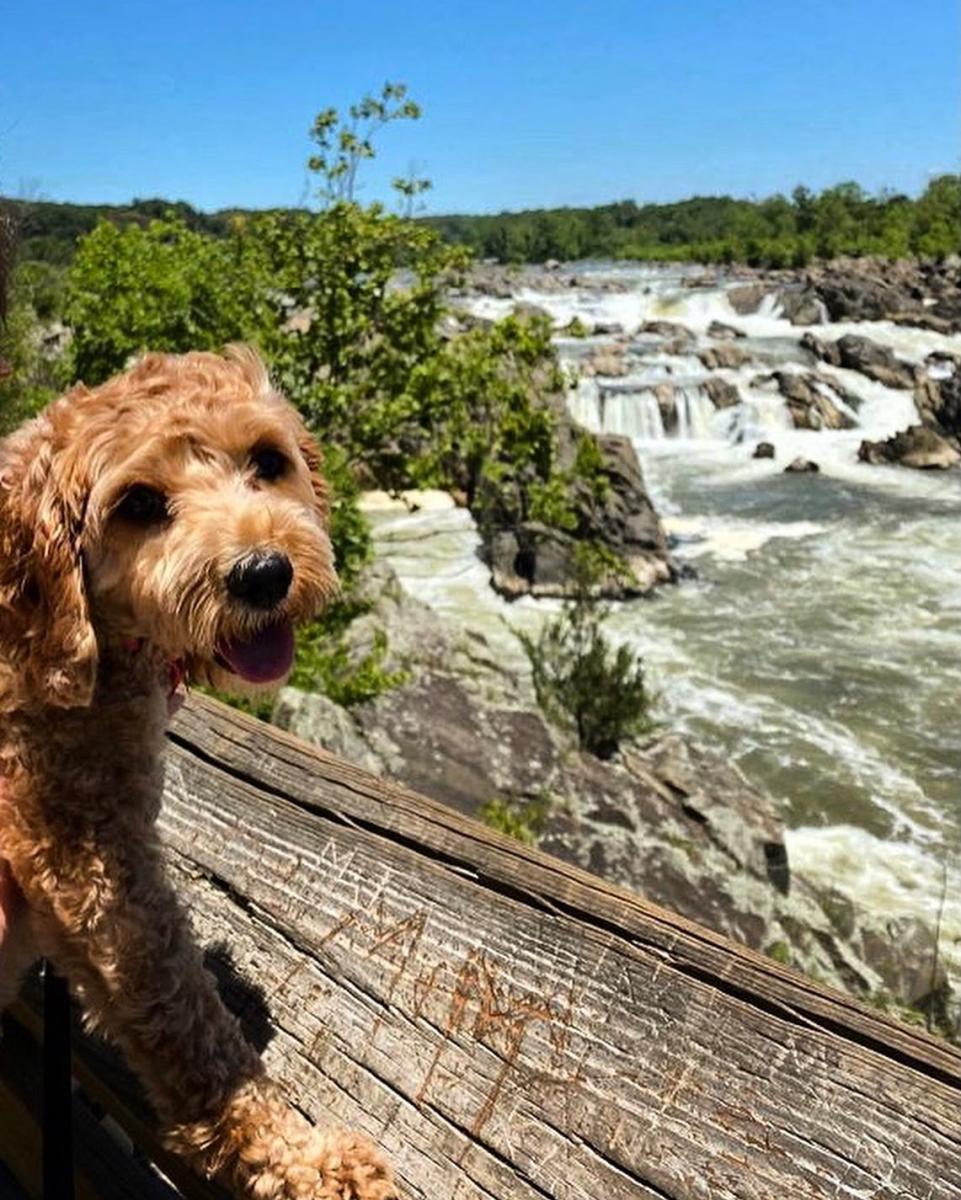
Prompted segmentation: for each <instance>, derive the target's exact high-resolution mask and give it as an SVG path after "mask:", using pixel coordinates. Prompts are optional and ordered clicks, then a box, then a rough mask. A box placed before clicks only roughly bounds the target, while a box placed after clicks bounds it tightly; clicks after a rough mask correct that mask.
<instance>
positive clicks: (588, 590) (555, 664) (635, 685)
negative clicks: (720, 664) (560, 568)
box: [519, 555, 654, 758]
mask: <svg viewBox="0 0 961 1200" xmlns="http://www.w3.org/2000/svg"><path fill="white" fill-rule="evenodd" d="M608 565H609V564H605V563H599V562H597V561H596V560H593V561H592V559H591V557H590V556H589V555H588V556H582V558H581V572H580V577H579V579H578V584H577V591H576V594H575V596H574V598H573V600H571V601H569V602H568V603H567V604H566V605H565V607H564V611H563V612H562V613H561V615H560V616H558V617H555V618H553V619H552V620H550V621H548V622H546V623H545V625H544V626H543V627H542V628H541V631H540V633H539V634H538V636H537V637H536V638H535V637H531V636H530V635H528V634H524V633H521V634H520V635H519V636H520V638H521V642H522V644H523V646H524V649H525V650H526V652H527V656H528V658H529V659H530V663H531V672H532V675H533V680H534V689H535V691H536V693H537V699H538V703H539V704H540V706H541V708H542V709H543V710H544V712H545V714H546V715H547V716H548V717H549V718H550V719H551V720H553V721H555V722H556V723H557V724H558V725H561V726H562V727H564V728H568V729H570V730H572V732H574V733H575V734H576V736H577V740H578V744H579V745H580V747H581V748H582V749H583V750H587V751H588V752H589V753H591V754H594V755H596V756H597V757H598V758H610V757H612V755H614V754H615V753H616V752H617V750H618V748H619V747H620V745H621V744H622V742H623V741H624V740H625V739H626V738H628V737H631V736H638V735H640V734H643V733H646V732H649V731H650V730H651V729H652V728H653V727H654V726H653V721H652V720H651V716H650V708H651V697H650V694H649V692H648V689H647V683H646V680H645V674H644V664H643V662H642V661H641V659H640V657H639V656H638V654H637V653H636V652H635V651H634V650H632V649H631V648H630V647H629V646H626V645H619V646H615V645H614V644H613V643H612V642H611V641H610V640H609V639H608V637H607V636H606V634H605V633H604V631H603V624H604V620H605V618H606V616H607V615H608V612H609V609H608V606H607V605H606V604H604V603H602V602H601V601H600V600H598V599H597V597H596V596H595V594H594V584H595V582H596V580H597V578H598V575H599V574H600V573H602V572H603V571H604V570H605V569H606V568H607V566H608Z"/></svg>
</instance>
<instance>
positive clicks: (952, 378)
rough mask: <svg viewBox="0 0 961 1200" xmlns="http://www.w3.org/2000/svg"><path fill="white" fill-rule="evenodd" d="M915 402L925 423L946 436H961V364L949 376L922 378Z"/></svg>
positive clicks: (916, 389)
mask: <svg viewBox="0 0 961 1200" xmlns="http://www.w3.org/2000/svg"><path fill="white" fill-rule="evenodd" d="M914 402H915V404H916V405H917V408H918V414H919V416H920V417H921V420H922V422H923V423H924V424H925V425H927V426H929V427H931V428H932V429H934V430H936V431H938V432H940V433H942V434H944V435H945V436H948V437H955V438H957V437H961V365H959V366H956V367H955V369H954V373H953V374H952V375H949V376H948V377H947V378H942V379H933V378H931V377H930V376H924V377H923V378H921V379H920V380H919V381H918V384H917V387H916V388H915V390H914Z"/></svg>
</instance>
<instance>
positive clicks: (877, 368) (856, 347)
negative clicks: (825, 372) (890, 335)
mask: <svg viewBox="0 0 961 1200" xmlns="http://www.w3.org/2000/svg"><path fill="white" fill-rule="evenodd" d="M801 346H802V347H803V348H804V349H805V350H809V351H811V353H812V354H814V355H815V356H816V357H817V358H820V359H822V360H823V361H824V362H826V363H830V364H831V366H833V367H846V368H847V369H848V370H850V371H859V372H860V373H861V374H862V375H866V376H867V377H868V379H873V380H874V381H875V382H876V383H883V384H884V386H885V387H890V388H912V387H914V383H915V372H914V368H913V367H911V366H910V365H909V364H908V363H905V362H902V361H901V360H900V359H899V358H896V357H895V355H894V353H893V351H891V350H889V349H888V347H887V346H879V345H878V343H877V342H872V341H871V339H870V338H866V337H860V336H858V335H857V334H853V333H848V334H845V335H844V337H842V338H838V340H837V341H836V342H822V341H819V340H818V339H817V338H816V337H814V335H813V334H810V333H806V334H805V335H804V337H803V338H802V339H801Z"/></svg>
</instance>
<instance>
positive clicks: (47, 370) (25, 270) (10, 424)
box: [0, 248, 62, 436]
mask: <svg viewBox="0 0 961 1200" xmlns="http://www.w3.org/2000/svg"><path fill="white" fill-rule="evenodd" d="M0 253H2V248H0ZM10 253H11V254H12V249H11V250H10ZM37 265H38V264H33V263H22V264H20V265H19V266H17V267H16V268H12V269H11V270H10V274H9V279H8V282H7V286H8V288H9V298H8V300H7V304H6V316H5V319H4V320H3V322H2V324H0V436H3V435H4V434H6V433H9V432H10V431H11V430H13V429H16V427H17V426H18V425H19V424H20V423H21V422H22V421H25V420H26V419H27V418H28V417H32V416H33V415H34V414H35V413H37V412H38V411H39V410H40V409H41V408H43V406H44V405H45V404H47V403H48V402H49V401H50V400H52V399H53V398H54V397H55V396H56V395H57V392H58V390H59V387H60V384H61V382H62V369H61V366H60V364H59V363H58V361H57V356H56V354H55V353H53V352H52V351H50V350H49V349H48V348H47V347H46V345H45V344H44V336H43V335H44V327H43V321H42V319H41V315H43V316H44V317H46V315H48V314H49V313H50V312H51V311H52V307H53V306H55V305H56V299H55V297H56V294H57V279H56V277H57V272H56V271H54V270H53V269H51V272H52V274H49V275H48V274H47V272H46V271H45V270H44V268H43V267H42V266H41V267H40V270H39V271H37V270H35V269H34V268H35V267H36V266H37ZM11 267H12V264H11ZM41 273H42V274H43V275H44V279H43V280H41V279H40V278H39V276H40V274H41Z"/></svg>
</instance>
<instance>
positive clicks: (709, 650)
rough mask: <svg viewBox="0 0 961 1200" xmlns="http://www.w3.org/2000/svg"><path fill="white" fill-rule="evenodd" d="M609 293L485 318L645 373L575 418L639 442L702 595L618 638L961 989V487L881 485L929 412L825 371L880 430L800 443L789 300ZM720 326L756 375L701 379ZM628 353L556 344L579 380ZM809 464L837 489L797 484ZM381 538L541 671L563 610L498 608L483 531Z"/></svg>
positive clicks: (676, 705)
mask: <svg viewBox="0 0 961 1200" xmlns="http://www.w3.org/2000/svg"><path fill="white" fill-rule="evenodd" d="M591 272H593V273H594V274H595V275H596V276H599V277H601V276H603V277H605V278H608V279H609V278H611V277H614V278H617V279H620V280H621V281H622V282H623V283H624V284H625V285H626V288H627V290H625V291H621V292H611V291H609V290H604V289H602V288H600V287H598V288H596V289H593V288H591V287H590V286H583V287H576V288H575V287H571V288H566V289H564V290H562V291H557V290H547V289H545V290H544V291H543V292H541V291H538V290H537V289H536V288H525V289H523V290H521V291H519V292H518V294H517V295H516V297H514V298H512V299H495V298H491V297H481V298H479V299H476V300H474V301H473V302H472V303H471V309H472V311H473V312H474V313H475V314H476V315H478V316H482V317H488V318H496V317H500V316H503V315H506V314H507V313H508V312H510V311H511V309H512V308H513V305H514V303H515V302H517V301H524V302H526V303H528V304H535V305H537V306H539V307H540V308H542V309H544V310H546V311H547V312H548V313H549V314H550V316H551V318H552V319H553V321H554V322H555V325H556V326H557V328H558V330H560V329H561V328H562V327H563V326H566V325H567V324H568V323H569V322H570V321H571V319H572V318H574V317H578V318H579V319H580V320H581V321H582V322H584V323H585V324H586V325H587V326H588V327H589V328H591V327H593V326H594V325H596V324H603V325H607V326H611V325H619V326H620V327H621V328H622V329H623V331H624V338H623V340H622V342H621V344H622V345H626V354H627V356H628V357H627V360H626V361H627V362H628V368H627V371H626V373H623V374H621V375H619V376H617V377H613V378H611V377H605V376H603V375H600V374H598V375H595V376H592V377H586V376H585V377H582V378H580V380H579V382H577V383H576V385H575V386H573V387H572V389H571V391H570V393H569V406H570V411H571V413H572V415H573V416H574V418H575V419H576V420H577V421H578V422H579V423H581V424H582V425H584V426H585V427H586V428H588V429H591V430H594V431H596V432H608V433H621V434H624V435H626V436H628V437H631V438H632V439H634V442H635V445H636V447H637V450H638V453H639V456H640V459H641V463H642V466H643V469H644V472H645V478H646V481H647V484H648V488H649V491H650V494H651V497H652V499H653V501H654V503H655V505H656V506H657V508H658V510H659V511H660V513H661V514H662V516H663V518H664V522H665V526H666V528H667V530H668V531H669V533H670V534H671V535H672V536H673V537H674V539H675V541H676V549H675V553H676V555H677V557H678V558H680V559H682V560H684V559H686V560H689V561H690V562H691V563H692V565H694V566H695V567H696V570H697V572H698V578H697V580H696V581H693V582H688V583H684V584H682V585H680V586H678V587H674V588H663V589H661V590H660V591H659V593H658V594H657V596H656V598H655V599H653V600H650V601H640V602H633V603H628V604H622V605H619V606H616V608H615V611H614V613H613V615H612V618H611V630H612V634H613V635H614V636H616V637H618V638H622V639H624V640H626V641H629V642H630V643H632V644H633V645H635V646H636V647H637V648H638V649H639V650H640V651H641V652H642V653H643V655H644V657H645V660H646V662H647V665H648V670H649V672H650V674H651V676H652V678H653V682H654V687H655V690H656V691H657V693H658V695H659V697H660V709H661V711H660V714H659V715H660V718H661V719H662V720H663V721H664V722H665V723H666V724H669V725H671V726H672V727H675V728H679V729H681V730H684V731H687V732H690V733H692V734H694V735H695V736H696V737H697V738H699V739H700V740H701V741H702V742H703V743H705V744H708V745H711V746H713V747H715V748H717V749H719V750H721V751H722V752H724V753H726V754H727V755H728V756H729V757H730V758H731V759H732V760H733V761H735V762H736V763H737V764H738V765H739V766H740V767H741V768H742V770H743V771H744V772H745V774H746V775H747V776H748V778H749V779H750V780H751V781H752V782H754V783H755V784H757V785H758V786H760V787H762V788H764V789H766V790H767V791H768V792H769V793H770V794H771V795H772V796H773V797H774V798H775V799H776V801H777V802H778V803H779V805H780V807H781V811H782V812H783V814H784V817H785V820H786V821H787V824H788V827H789V829H790V834H789V850H790V855H791V859H792V861H793V863H794V864H795V866H796V867H797V868H798V869H799V870H801V871H803V872H804V873H805V874H806V875H807V876H809V877H811V878H813V879H815V880H817V881H819V882H821V883H824V884H830V885H831V886H833V887H835V888H837V889H838V890H840V891H842V892H845V893H847V894H849V895H850V896H851V897H852V898H853V899H854V900H855V901H856V902H857V903H859V904H861V905H863V906H865V907H867V908H870V909H873V910H874V911H876V912H880V913H883V914H887V915H890V916H899V915H905V914H915V915H919V916H923V917H925V918H926V919H927V920H929V921H930V922H931V923H932V924H934V923H935V922H936V921H937V920H938V919H940V927H941V939H942V940H941V954H942V958H943V959H944V961H946V962H947V963H948V964H949V966H950V967H951V969H952V973H953V974H957V975H959V976H961V720H959V717H958V711H959V704H961V472H957V471H954V472H944V473H939V472H936V473H922V472H916V471H910V470H907V469H903V468H887V467H876V466H875V467H872V466H867V465H865V464H862V463H860V462H858V459H857V451H858V446H859V445H860V442H861V441H862V439H864V438H871V439H878V438H884V437H888V436H890V435H891V434H892V433H894V432H896V431H897V430H899V429H903V428H905V427H906V426H907V425H909V424H912V423H916V421H917V413H916V410H915V407H914V401H913V397H912V393H911V392H910V391H896V390H892V389H889V388H886V387H883V386H881V385H880V384H877V383H873V382H871V381H870V380H868V379H866V378H865V377H864V376H863V375H860V374H858V373H856V372H852V371H846V370H840V369H833V368H830V367H826V366H825V365H824V364H823V363H822V364H818V366H817V369H818V371H819V372H820V373H821V374H822V375H823V376H825V377H831V378H833V379H835V380H836V381H837V382H838V383H839V384H840V385H841V386H842V388H843V390H844V392H846V393H848V394H849V395H850V396H852V397H854V404H853V406H850V407H848V409H847V411H848V414H849V415H851V416H853V417H854V419H855V420H856V421H857V423H858V424H857V427H856V428H854V429H851V430H844V431H836V432H823V431H820V432H812V431H806V430H796V429H794V428H793V427H792V424H791V421H790V419H789V416H788V413H787V408H786V405H785V403H784V401H783V399H782V398H781V396H780V395H779V394H778V391H777V389H776V388H775V387H774V386H773V385H772V384H770V383H766V382H763V381H762V380H760V379H759V376H763V375H765V374H769V373H770V372H771V371H772V370H774V369H777V370H782V371H784V370H787V371H801V370H804V371H811V370H813V369H814V367H813V365H812V364H811V363H809V362H807V361H806V360H805V355H804V352H803V351H802V350H801V348H800V345H799V342H800V338H801V336H802V334H803V333H805V332H806V330H805V329H803V328H798V327H795V326H792V325H791V324H790V323H789V322H788V321H787V320H785V319H784V318H783V317H782V316H781V315H780V312H779V309H778V307H777V305H776V303H775V302H774V301H773V300H772V299H768V300H766V301H765V302H764V303H763V304H762V306H761V308H760V310H759V311H758V312H756V313H754V314H751V315H748V316H741V315H738V314H737V313H736V312H735V311H734V309H733V308H732V307H731V305H730V303H729V301H728V299H727V296H726V292H725V289H724V288H723V287H720V286H714V287H690V286H685V277H686V276H688V275H689V274H690V271H689V270H686V269H683V268H679V269H668V268H658V267H649V266H629V267H628V266H621V265H612V264H606V265H605V264H589V265H587V266H586V267H581V268H579V275H580V277H582V278H583V277H584V276H585V275H588V276H589V275H590V274H591ZM688 282H690V281H689V280H688ZM647 321H672V322H676V323H677V324H680V325H683V326H685V327H686V328H687V329H688V330H690V331H691V332H692V333H693V334H694V335H695V336H694V340H693V342H691V343H689V344H688V345H687V346H686V347H685V348H684V351H683V353H678V354H673V355H672V354H670V353H665V352H664V351H663V347H661V348H660V349H659V348H658V345H657V344H656V343H655V342H650V341H648V344H645V339H644V338H641V339H635V337H634V335H635V334H636V331H637V329H638V327H639V326H640V325H641V324H642V323H644V322H647ZM712 321H721V322H723V323H724V324H726V325H731V326H735V327H736V328H738V329H739V330H741V331H742V332H743V333H744V334H745V337H744V338H742V339H738V341H737V343H736V344H737V345H738V346H739V347H741V348H743V349H744V350H745V351H746V352H748V353H749V354H750V355H751V359H752V361H751V362H749V363H748V364H746V365H745V366H741V367H737V368H731V369H720V370H716V371H708V370H707V369H705V368H704V367H703V366H702V365H701V363H700V361H699V359H698V358H697V356H696V353H697V351H698V350H702V349H704V348H706V347H708V346H712V345H717V344H718V342H717V340H716V339H712V338H710V337H708V336H707V329H708V326H709V325H710V324H711V322H712ZM813 332H814V333H815V334H816V335H817V336H818V337H820V338H826V339H831V340H833V339H836V338H837V337H840V336H841V335H842V334H844V333H848V332H853V333H860V334H864V335H865V336H867V337H870V338H871V339H873V340H874V341H877V342H880V343H882V344H884V345H886V346H888V347H890V348H891V349H892V350H893V351H894V352H895V353H896V354H897V355H898V356H899V357H901V358H903V359H905V360H906V361H908V362H911V363H921V362H923V360H924V359H925V358H926V356H927V355H929V354H931V353H933V352H936V351H940V352H948V353H954V354H961V337H948V336H944V335H939V334H935V333H930V332H926V331H923V330H919V329H913V328H910V327H903V326H898V325H894V324H890V323H887V322H873V323H860V324H854V323H844V324H841V323H837V324H829V325H821V326H816V327H815V328H814V330H813ZM613 341H614V339H613V338H611V337H607V338H606V339H605V338H597V337H589V338H587V339H576V338H569V337H565V336H563V335H562V334H560V333H559V334H558V337H557V345H558V351H559V353H560V355H561V359H562V362H564V363H565V365H566V366H567V367H568V369H569V371H570V372H571V375H572V377H575V376H576V374H577V371H578V364H579V363H582V362H583V361H584V359H585V357H588V356H591V355H592V354H594V353H595V352H596V351H597V350H598V349H599V348H603V347H604V346H605V345H608V346H609V345H612V344H613ZM934 370H935V371H936V370H937V368H934ZM709 376H715V377H718V378H720V379H723V380H725V381H727V382H728V383H730V384H732V385H734V386H735V387H736V388H737V389H738V392H739V395H740V403H739V404H737V405H736V406H734V407H730V408H726V409H720V410H716V409H715V407H714V405H713V403H712V401H711V399H710V397H709V396H708V394H707V392H706V391H705V389H704V383H705V381H706V380H707V379H708V377H709ZM664 384H668V385H670V387H671V388H672V392H673V396H674V401H675V403H676V411H677V419H676V423H675V424H674V425H673V427H672V428H671V430H670V431H669V430H667V429H666V428H665V422H664V419H663V415H662V409H661V406H660V405H659V403H658V399H657V393H656V390H655V389H656V388H658V386H659V385H664ZM832 399H835V400H836V397H834V396H833V394H832ZM842 407H844V405H842ZM760 440H765V441H770V442H772V443H773V444H774V445H775V448H776V458H775V459H774V460H773V461H771V460H757V459H754V458H753V457H752V454H753V450H754V447H755V445H756V443H757V442H758V441H760ZM796 456H803V457H805V458H808V459H813V460H814V461H816V462H817V463H818V464H819V466H820V473H819V474H816V475H803V476H790V475H785V474H784V472H783V468H784V466H785V465H786V463H787V462H789V461H790V460H791V459H792V458H794V457H796ZM376 537H377V542H378V546H379V550H380V553H382V554H383V555H385V556H386V557H388V558H389V559H390V560H391V561H392V562H393V564H394V566H395V567H396V568H397V569H398V571H399V573H400V575H401V577H402V578H403V579H405V580H406V581H407V582H408V583H409V584H411V586H412V587H413V589H414V590H415V592H416V594H418V595H420V596H422V597H423V598H424V599H425V600H427V602H428V603H430V604H432V605H434V606H436V607H437V608H438V610H439V611H441V612H444V613H447V614H448V615H450V616H454V617H456V618H457V619H458V621H459V622H460V623H462V624H472V625H475V626H478V627H481V628H483V629H484V631H485V632H486V633H488V635H489V636H491V637H493V638H494V639H495V641H497V642H498V644H500V645H502V646H503V648H504V652H505V653H509V654H517V655H520V654H521V651H520V649H519V646H518V644H517V642H516V640H515V639H514V638H513V635H512V634H511V633H510V625H511V624H515V625H516V624H523V625H527V626H530V625H532V624H536V623H537V622H538V621H539V620H540V619H542V616H543V614H544V613H545V612H548V611H555V610H556V605H553V604H545V603H543V602H537V603H535V602H533V601H523V602H519V603H517V604H514V605H507V604H506V603H504V602H503V601H502V600H500V599H499V598H498V597H497V596H496V595H495V594H494V593H493V591H492V590H491V589H490V587H489V581H488V575H487V572H486V570H485V569H484V567H483V566H482V564H481V563H480V562H479V560H478V559H477V557H476V546H477V534H476V531H475V530H474V528H473V525H472V523H471V521H470V518H469V517H468V516H467V515H466V514H464V513H463V512H461V511H447V512H437V511H430V512H421V513H418V514H414V515H403V514H400V515H398V514H397V513H393V514H384V515H383V516H382V517H380V518H379V519H378V520H377V522H376Z"/></svg>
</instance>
